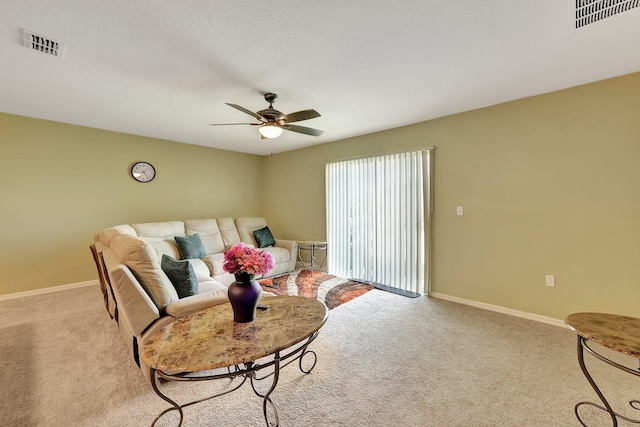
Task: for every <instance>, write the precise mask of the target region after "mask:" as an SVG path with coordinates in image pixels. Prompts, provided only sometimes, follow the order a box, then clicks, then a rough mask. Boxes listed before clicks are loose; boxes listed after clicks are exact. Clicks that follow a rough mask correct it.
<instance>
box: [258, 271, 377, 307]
mask: <svg viewBox="0 0 640 427" xmlns="http://www.w3.org/2000/svg"><path fill="white" fill-rule="evenodd" d="M259 282H260V285H261V286H262V289H263V290H265V291H266V292H272V293H274V294H276V295H299V296H303V297H309V298H317V299H318V300H320V301H322V302H324V303H325V304H326V305H327V307H328V308H329V309H332V308H335V307H337V306H339V305H340V304H344V303H345V302H348V301H351V300H352V299H354V298H356V297H359V296H360V295H363V294H365V293H367V292H369V291H370V290H371V289H374V288H373V286H371V285H366V284H364V283H358V282H352V281H351V280H349V279H345V278H341V277H336V276H333V275H331V274H326V273H321V272H319V271H314V272H313V274H312V273H311V271H310V270H299V271H297V272H294V273H291V274H284V275H282V276H277V277H271V278H268V279H261V280H259Z"/></svg>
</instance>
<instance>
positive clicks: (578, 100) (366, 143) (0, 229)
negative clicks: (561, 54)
mask: <svg viewBox="0 0 640 427" xmlns="http://www.w3.org/2000/svg"><path fill="white" fill-rule="evenodd" d="M639 112H640V73H636V74H632V75H628V76H623V77H620V78H616V79H611V80H607V81H602V82H597V83H594V84H590V85H586V86H581V87H577V88H572V89H568V90H564V91H559V92H555V93H551V94H546V95H541V96H537V97H533V98H528V99H524V100H518V101H514V102H510V103H506V104H501V105H497V106H493V107H489V108H484V109H480V110H476V111H471V112H467V113H463V114H458V115H454V116H450V117H445V118H441V119H437V120H431V121H428V122H424V123H419V124H416V125H412V126H407V127H403V128H399V129H394V130H389V131H385V132H379V133H375V134H371V135H366V136H362V137H356V138H351V139H348V140H344V141H338V142H334V143H329V144H324V145H320V146H315V147H310V148H306V149H302V150H296V151H291V152H287V153H282V154H277V155H273V156H268V157H258V156H252V155H245V154H239V153H231V152H226V151H220V150H215V149H210V148H205V147H197V146H192V145H186V144H178V143H174V142H170V141H163V140H157V139H151V138H143V137H136V136H132V135H125V134H119V133H112V132H106V131H100V130H95V129H88V128H83V127H78V126H70V125H64V124H60V123H53V122H47V121H42V120H36V119H29V118H24V117H17V116H11V115H6V114H0V150H1V151H0V183H1V184H0V185H2V194H1V197H0V203H1V205H0V208H1V210H0V219H1V221H0V224H1V225H0V233H1V235H2V243H1V244H0V281H1V289H0V293H2V294H7V293H12V292H19V291H26V290H31V289H37V288H41V287H48V286H55V285H61V284H69V283H75V282H81V281H85V280H92V279H95V278H96V274H95V269H94V266H93V264H92V260H91V256H90V253H89V250H88V244H89V242H91V240H92V236H93V234H94V233H95V231H96V230H99V229H100V228H103V227H106V226H110V225H113V224H118V223H126V222H145V221H162V220H169V219H183V218H196V217H220V216H239V215H254V214H255V215H258V214H259V215H262V216H264V217H266V218H267V219H268V221H269V225H270V227H271V228H272V229H273V230H274V233H275V234H276V236H277V237H280V238H292V239H315V238H324V237H325V215H324V163H325V162H329V161H334V160H340V159H348V158H354V157H360V156H367V155H375V154H382V153H388V152H398V151H403V150H408V149H416V148H421V147H426V146H431V145H435V146H437V149H436V152H435V215H434V251H433V286H432V288H433V291H435V292H440V293H444V294H448V295H452V296H457V297H461V298H466V299H470V300H476V301H480V302H485V303H489V304H495V305H499V306H503V307H508V308H513V309H516V310H522V311H525V312H530V313H536V314H540V315H544V316H550V317H554V318H564V317H565V316H566V315H567V314H568V313H571V312H574V311H585V310H589V311H591V310H593V311H607V312H616V313H621V314H630V315H636V316H640V308H639V304H638V301H639V300H640V298H639V297H640V263H639V262H638V260H639V259H640V226H639V224H640V167H639V162H640V160H639V159H640V120H638V113H639ZM327 131H329V130H327ZM136 160H147V161H150V162H151V163H153V164H154V165H155V166H156V167H157V169H158V177H157V178H156V180H154V181H153V182H152V183H150V184H138V183H136V182H134V181H133V180H132V179H131V178H130V177H129V175H128V171H129V167H130V165H131V163H132V162H134V161H136ZM231 176H233V179H230V177H231ZM457 205H462V206H464V208H465V215H464V216H462V217H458V216H456V214H455V207H456V206H457ZM545 274H554V275H555V276H556V287H555V288H548V287H546V286H545V285H544V276H545Z"/></svg>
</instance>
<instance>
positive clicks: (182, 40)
mask: <svg viewBox="0 0 640 427" xmlns="http://www.w3.org/2000/svg"><path fill="white" fill-rule="evenodd" d="M573 13H574V9H573V6H572V2H571V0H535V1H532V0H482V1H469V0H466V1H463V0H402V1H397V2H390V1H388V0H366V1H347V0H339V1H338V0H320V1H314V2H307V1H296V0H281V1H269V0H262V1H254V0H215V1H214V0H199V1H186V0H184V1H176V0H135V1H133V0H55V1H54V0H2V1H0V52H1V53H0V111H2V112H6V113H12V114H18V115H25V116H31V117H37V118H43V119H48V120H55V121H59V122H65V123H72V124H77V125H84V126H90V127H95V128H100V129H109V130H114V131H120V132H126V133H131V134H136V135H144V136H151V137H156V138H164V139H169V140H174V141H179V142H185V143H190V144H198V145H205V146H211V147H218V148H222V149H228V150H233V151H240V152H246V153H254V154H269V153H271V152H274V153H277V152H282V151H287V150H292V149H296V148H301V147H305V146H310V145H314V144H320V143H325V142H329V141H335V140H338V139H343V138H347V137H351V136H356V135H362V134H366V133H371V132H375V131H379V130H383V129H389V128H394V127H398V126H402V125H406V124H410V123H416V122H420V121H424V120H428V119H432V118H436V117H441V116H445V115H449V114H453V113H457V112H461V111H467V110H471V109H475V108H480V107H484V106H488V105H493V104H497V103H501V102H505V101H509V100H514V99H519V98H523V97H527V96H531V95H536V94H540V93H545V92H550V91H554V90H558V89H563V88H567V87H571V86H576V85H580V84H584V83H588V82H592V81H596V80H601V79H605V78H609V77H614V76H619V75H623V74H628V73H631V72H636V71H640V55H638V46H639V45H640V8H636V9H631V10H629V11H627V12H624V13H621V14H618V15H615V16H612V17H610V18H607V19H604V20H602V21H598V22H596V23H594V24H591V25H588V26H586V27H583V28H580V29H575V28H574V23H573ZM23 28H24V29H27V30H31V31H33V32H35V33H38V34H41V35H43V36H46V37H49V38H52V39H55V40H58V41H61V42H64V43H66V49H65V52H64V55H63V56H62V57H58V58H56V57H51V56H47V55H45V54H42V53H39V52H35V51H32V50H29V49H28V48H26V47H23V46H22V43H21V38H22V29H23ZM264 92H275V93H277V94H278V95H279V99H278V102H277V103H276V104H275V105H274V107H275V108H277V109H279V110H280V111H282V112H284V113H290V112H293V111H298V110H303V109H308V108H314V109H316V110H317V111H318V112H320V114H322V117H320V118H316V119H312V120H309V121H304V122H299V123H297V124H300V125H303V126H309V127H313V128H318V129H322V130H324V131H325V132H324V134H323V135H322V136H321V137H312V136H306V135H300V134H296V133H293V132H286V131H285V133H284V134H283V136H281V137H280V138H278V139H275V140H260V138H259V137H258V132H257V130H256V128H255V127H251V126H224V127H211V126H209V125H208V124H209V123H226V122H232V123H233V122H251V121H252V119H251V117H249V116H247V115H245V114H243V113H242V112H240V111H238V110H235V109H233V108H231V107H229V106H227V105H225V102H230V103H235V104H239V105H241V106H243V107H246V108H248V109H249V110H252V111H257V110H260V109H263V108H265V107H267V104H266V102H265V101H264V99H263V97H262V94H263V93H264Z"/></svg>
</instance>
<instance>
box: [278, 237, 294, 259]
mask: <svg viewBox="0 0 640 427" xmlns="http://www.w3.org/2000/svg"><path fill="white" fill-rule="evenodd" d="M273 246H274V247H275V248H284V249H286V250H288V251H289V255H291V261H296V258H297V256H298V242H297V241H295V240H285V239H276V244H275V245H273Z"/></svg>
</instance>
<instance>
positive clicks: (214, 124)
mask: <svg viewBox="0 0 640 427" xmlns="http://www.w3.org/2000/svg"><path fill="white" fill-rule="evenodd" d="M262 124H263V123H209V126H234V125H251V126H261V125H262Z"/></svg>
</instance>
